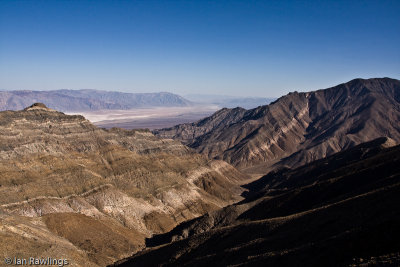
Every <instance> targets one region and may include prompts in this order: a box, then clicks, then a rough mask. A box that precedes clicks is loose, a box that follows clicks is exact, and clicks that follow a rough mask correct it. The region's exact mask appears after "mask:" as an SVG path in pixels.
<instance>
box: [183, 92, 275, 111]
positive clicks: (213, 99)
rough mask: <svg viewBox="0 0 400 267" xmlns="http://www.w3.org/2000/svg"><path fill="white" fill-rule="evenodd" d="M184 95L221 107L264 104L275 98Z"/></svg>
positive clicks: (250, 106)
mask: <svg viewBox="0 0 400 267" xmlns="http://www.w3.org/2000/svg"><path fill="white" fill-rule="evenodd" d="M184 97H185V98H186V99H189V100H190V101H193V102H196V103H207V104H214V105H217V106H219V107H221V108H236V107H242V108H245V109H250V108H256V107H258V106H264V105H267V104H269V103H271V102H272V101H274V100H276V98H266V97H238V96H228V95H203V94H188V95H184Z"/></svg>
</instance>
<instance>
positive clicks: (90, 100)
mask: <svg viewBox="0 0 400 267" xmlns="http://www.w3.org/2000/svg"><path fill="white" fill-rule="evenodd" d="M33 102H41V103H44V104H45V105H46V106H48V107H50V108H53V109H56V110H59V111H64V112H65V111H75V112H76V111H90V110H102V109H117V110H120V109H122V110H125V109H132V108H144V107H186V106H191V105H193V103H192V102H190V101H189V100H187V99H185V98H183V97H181V96H179V95H175V94H172V93H167V92H161V93H136V94H135V93H123V92H112V91H100V90H91V89H82V90H66V89H63V90H53V91H0V110H21V109H23V108H25V107H27V106H29V105H31V104H32V103H33Z"/></svg>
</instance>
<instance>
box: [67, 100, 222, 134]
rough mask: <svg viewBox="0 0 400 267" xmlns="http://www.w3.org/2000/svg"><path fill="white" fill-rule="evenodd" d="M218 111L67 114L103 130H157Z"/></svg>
mask: <svg viewBox="0 0 400 267" xmlns="http://www.w3.org/2000/svg"><path fill="white" fill-rule="evenodd" d="M218 109H219V106H217V105H196V106H190V107H155V108H137V109H129V110H96V111H89V112H88V111H85V112H68V113H67V114H69V115H77V114H79V115H82V116H84V117H85V118H86V119H88V120H89V121H91V122H92V123H94V124H95V125H97V126H99V127H103V128H112V127H120V128H125V129H143V128H148V129H158V128H165V127H172V126H174V125H177V124H180V123H186V122H195V121H197V120H200V119H202V118H204V117H206V116H209V115H211V114H212V113H214V112H215V111H217V110H218Z"/></svg>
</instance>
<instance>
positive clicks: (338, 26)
mask: <svg viewBox="0 0 400 267" xmlns="http://www.w3.org/2000/svg"><path fill="white" fill-rule="evenodd" d="M385 76H386V77H392V78H396V79H400V1H398V0H397V1H384V0H381V1H350V0H349V1H40V0H35V1H33V0H32V1H7V0H1V1H0V89H3V90H17V89H27V90H49V89H60V88H71V89H80V88H96V89H101V90H116V91H127V92H158V91H170V92H175V93H178V94H189V93H204V94H227V95H243V96H272V97H277V96H281V95H283V94H286V93H287V92H289V91H294V90H298V91H309V90H315V89H320V88H326V87H329V86H333V85H336V84H338V83H341V82H346V81H348V80H351V79H353V78H358V77H361V78H371V77H385Z"/></svg>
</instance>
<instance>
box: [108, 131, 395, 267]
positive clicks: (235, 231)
mask: <svg viewBox="0 0 400 267" xmlns="http://www.w3.org/2000/svg"><path fill="white" fill-rule="evenodd" d="M390 145H392V143H391V140H389V139H387V138H380V139H377V140H374V141H371V142H369V143H364V144H361V145H359V146H356V147H353V148H352V149H349V150H347V151H343V152H340V153H337V154H334V155H332V156H330V157H328V158H325V159H322V160H318V161H315V162H313V163H310V164H307V165H304V166H302V167H300V168H297V169H284V170H280V171H277V172H274V173H271V174H268V175H267V176H265V177H263V178H262V179H261V180H259V181H256V182H254V183H252V184H249V185H247V187H248V188H249V189H250V191H249V192H248V193H247V197H246V199H245V200H243V201H242V202H240V203H238V204H234V205H231V206H228V207H225V208H223V209H221V210H219V211H214V212H210V213H208V214H206V215H204V216H202V217H200V218H197V219H194V220H192V221H188V222H185V223H183V224H181V225H179V226H177V227H176V228H175V229H174V230H172V231H171V232H169V233H166V234H163V235H159V236H155V237H153V238H151V239H149V240H147V243H148V244H149V245H150V246H158V247H155V248H152V249H147V250H145V251H142V252H140V253H139V254H137V255H135V256H133V257H132V258H130V259H128V260H126V261H122V262H120V263H119V264H116V265H117V266H143V265H146V266H367V265H365V264H369V265H368V266H398V265H399V264H400V254H399V252H400V242H399V241H398V240H399V238H400V228H399V223H400V212H399V209H398V207H397V206H398V203H400V146H396V147H388V146H390ZM171 241H174V242H172V243H169V244H166V243H168V242H171ZM161 244H166V245H162V246H159V245H161ZM363 264H364V265H363Z"/></svg>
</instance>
